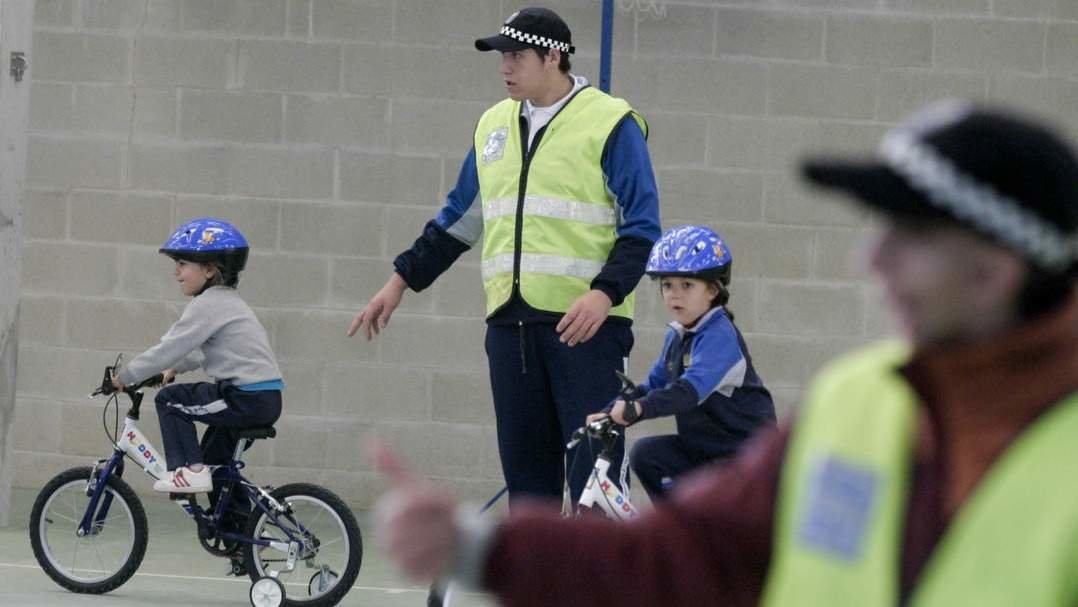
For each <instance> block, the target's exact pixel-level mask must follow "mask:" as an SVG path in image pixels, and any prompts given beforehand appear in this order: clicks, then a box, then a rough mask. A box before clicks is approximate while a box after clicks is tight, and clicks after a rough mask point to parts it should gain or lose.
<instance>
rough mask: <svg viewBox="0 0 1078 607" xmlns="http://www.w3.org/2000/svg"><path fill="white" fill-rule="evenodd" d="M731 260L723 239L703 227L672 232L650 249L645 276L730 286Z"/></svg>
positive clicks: (684, 227)
mask: <svg viewBox="0 0 1078 607" xmlns="http://www.w3.org/2000/svg"><path fill="white" fill-rule="evenodd" d="M732 262H733V257H732V256H731V255H730V249H729V248H727V246H726V243H725V242H723V239H722V236H719V235H718V233H717V232H715V231H714V230H712V229H710V228H706V227H704V226H694V225H684V226H678V227H676V228H671V229H669V230H667V231H666V233H665V234H663V235H662V238H660V239H659V241H658V242H656V243H655V246H654V247H652V249H651V256H650V257H649V258H648V265H647V273H648V276H651V277H653V278H654V277H659V276H690V277H693V278H700V279H703V280H718V281H720V282H721V283H722V284H724V285H725V284H729V283H730V264H731V263H732Z"/></svg>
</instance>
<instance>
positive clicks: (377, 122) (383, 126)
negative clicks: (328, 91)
mask: <svg viewBox="0 0 1078 607" xmlns="http://www.w3.org/2000/svg"><path fill="white" fill-rule="evenodd" d="M286 103H287V110H286V112H285V140H286V141H289V142H293V141H294V142H298V143H319V144H323V145H355V146H363V147H367V148H378V149H385V148H387V147H389V127H388V121H389V101H388V100H386V99H380V98H376V99H366V98H355V97H350V98H339V97H322V96H319V97H315V96H305V95H302V96H301V95H289V96H288V97H287V99H286Z"/></svg>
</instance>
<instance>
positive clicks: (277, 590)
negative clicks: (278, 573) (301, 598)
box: [251, 577, 284, 607]
mask: <svg viewBox="0 0 1078 607" xmlns="http://www.w3.org/2000/svg"><path fill="white" fill-rule="evenodd" d="M283 602H284V584H282V583H281V582H280V581H279V580H278V579H277V578H272V577H260V578H258V579H257V580H255V582H254V583H253V584H251V605H252V607H280V605H281V603H283Z"/></svg>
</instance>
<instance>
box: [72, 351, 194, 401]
mask: <svg viewBox="0 0 1078 607" xmlns="http://www.w3.org/2000/svg"><path fill="white" fill-rule="evenodd" d="M119 366H120V365H119V358H117V359H116V364H115V365H109V366H107V367H105V374H104V376H103V377H102V378H101V385H100V386H98V387H97V388H96V389H94V391H93V392H91V393H90V398H93V397H95V396H97V395H99V394H106V395H111V394H113V393H114V392H116V387H115V386H113V385H112V374H113V373H114V372H115V371H116V368H117V367H119ZM164 379H165V374H164V373H158V374H157V375H154V376H152V377H147V378H146V379H144V380H142V381H140V382H139V383H137V384H132V385H130V386H124V393H125V394H128V395H131V394H134V393H135V392H138V391H139V390H142V389H143V388H148V387H150V386H156V385H158V384H160V383H161V382H163V381H164ZM174 379H175V378H173V379H170V380H169V383H172V381H173V380H174Z"/></svg>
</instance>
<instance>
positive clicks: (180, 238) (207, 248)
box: [158, 217, 250, 286]
mask: <svg viewBox="0 0 1078 607" xmlns="http://www.w3.org/2000/svg"><path fill="white" fill-rule="evenodd" d="M249 250H250V247H248V245H247V239H246V238H244V237H243V233H241V232H240V231H239V229H237V228H236V226H234V225H232V224H230V223H228V222H227V221H223V220H221V219H215V218H213V217H200V218H198V219H193V220H191V221H189V222H187V223H185V224H183V225H182V226H180V227H179V228H177V229H176V231H175V232H173V233H172V236H170V237H169V238H168V240H166V241H165V244H163V245H161V248H160V249H158V252H160V253H164V254H165V255H168V256H169V257H171V258H173V259H183V260H186V261H196V262H200V263H213V264H216V265H217V266H218V267H219V268H220V269H221V274H222V275H223V278H224V279H225V283H226V284H228V285H231V286H235V283H236V282H237V280H238V278H237V277H238V275H239V273H240V271H242V270H243V268H244V266H246V265H247V253H248V251H249Z"/></svg>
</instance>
